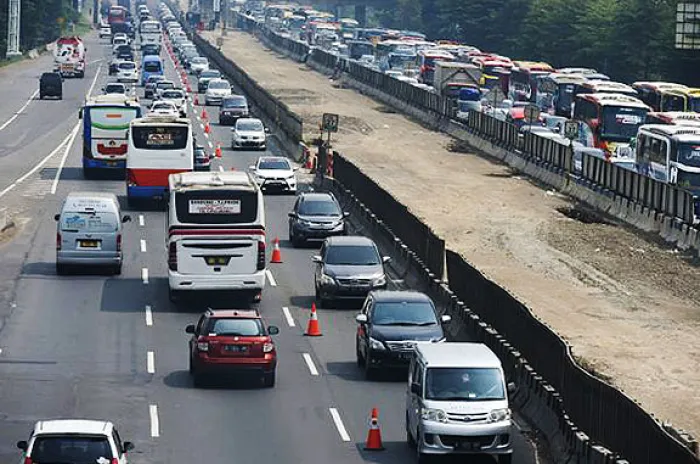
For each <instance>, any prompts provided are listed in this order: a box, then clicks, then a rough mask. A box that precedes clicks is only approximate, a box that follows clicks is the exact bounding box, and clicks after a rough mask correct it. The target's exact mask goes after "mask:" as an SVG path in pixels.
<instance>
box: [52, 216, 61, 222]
mask: <svg viewBox="0 0 700 464" xmlns="http://www.w3.org/2000/svg"><path fill="white" fill-rule="evenodd" d="M60 219H61V215H60V214H56V215H55V216H54V217H53V220H54V221H58V220H60Z"/></svg>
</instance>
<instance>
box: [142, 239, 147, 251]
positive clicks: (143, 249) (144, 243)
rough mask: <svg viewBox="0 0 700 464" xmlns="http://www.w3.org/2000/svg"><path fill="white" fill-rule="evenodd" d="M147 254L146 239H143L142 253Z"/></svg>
mask: <svg viewBox="0 0 700 464" xmlns="http://www.w3.org/2000/svg"><path fill="white" fill-rule="evenodd" d="M145 252H146V241H145V240H144V239H141V253H145Z"/></svg>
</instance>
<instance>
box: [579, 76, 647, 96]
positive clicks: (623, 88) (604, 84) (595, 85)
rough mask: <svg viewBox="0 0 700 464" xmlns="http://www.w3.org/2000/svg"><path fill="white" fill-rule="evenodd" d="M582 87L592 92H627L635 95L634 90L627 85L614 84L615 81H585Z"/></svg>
mask: <svg viewBox="0 0 700 464" xmlns="http://www.w3.org/2000/svg"><path fill="white" fill-rule="evenodd" d="M581 85H582V86H584V87H588V88H589V89H592V90H593V91H603V90H604V91H611V90H614V91H616V92H622V93H625V92H628V93H636V90H634V89H633V88H632V87H630V86H629V85H627V84H623V83H622V82H615V81H605V80H600V79H587V80H586V81H584V82H582V83H581Z"/></svg>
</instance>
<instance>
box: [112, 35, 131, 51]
mask: <svg viewBox="0 0 700 464" xmlns="http://www.w3.org/2000/svg"><path fill="white" fill-rule="evenodd" d="M122 45H129V40H128V39H125V38H123V37H119V38H116V39H113V40H112V55H115V54H116V53H117V51H118V50H119V47H121V46H122Z"/></svg>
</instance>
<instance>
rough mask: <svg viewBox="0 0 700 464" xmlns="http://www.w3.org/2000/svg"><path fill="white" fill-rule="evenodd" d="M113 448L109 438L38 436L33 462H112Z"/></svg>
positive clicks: (90, 463) (88, 463)
mask: <svg viewBox="0 0 700 464" xmlns="http://www.w3.org/2000/svg"><path fill="white" fill-rule="evenodd" d="M113 457H114V456H113V455H112V447H111V446H110V444H109V441H108V440H107V437H93V436H79V435H78V436H76V435H70V436H44V437H42V436H38V437H37V438H36V439H35V440H34V446H33V447H32V456H31V460H32V462H36V463H47V464H50V463H52V462H55V463H71V464H94V463H96V462H102V461H107V462H111V461H112V458H113Z"/></svg>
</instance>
